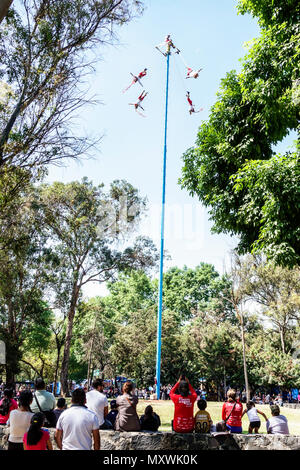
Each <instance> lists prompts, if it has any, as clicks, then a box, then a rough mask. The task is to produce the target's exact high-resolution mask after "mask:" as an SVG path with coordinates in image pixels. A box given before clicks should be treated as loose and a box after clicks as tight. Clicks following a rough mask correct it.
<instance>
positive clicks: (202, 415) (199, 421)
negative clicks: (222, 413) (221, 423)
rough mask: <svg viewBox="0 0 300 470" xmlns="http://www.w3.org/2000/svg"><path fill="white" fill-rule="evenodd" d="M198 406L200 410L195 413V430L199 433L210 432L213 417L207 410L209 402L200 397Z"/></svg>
mask: <svg viewBox="0 0 300 470" xmlns="http://www.w3.org/2000/svg"><path fill="white" fill-rule="evenodd" d="M197 406H198V408H199V411H197V413H196V415H195V432H197V433H203V434H205V433H209V432H210V431H211V427H212V424H213V422H212V419H211V417H210V414H209V413H208V411H206V407H207V402H206V400H203V399H202V398H200V400H197Z"/></svg>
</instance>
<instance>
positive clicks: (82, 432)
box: [55, 388, 100, 450]
mask: <svg viewBox="0 0 300 470" xmlns="http://www.w3.org/2000/svg"><path fill="white" fill-rule="evenodd" d="M85 404H86V395H85V391H84V390H83V389H82V388H77V389H76V390H74V391H73V393H72V405H71V407H70V408H68V409H67V410H65V411H64V412H63V413H62V414H61V415H60V417H59V418H58V421H57V424H56V431H55V441H56V443H57V445H58V447H59V449H60V450H92V445H93V440H94V450H100V433H99V420H98V418H97V416H96V414H95V413H93V411H91V410H88V409H87V407H86V406H85Z"/></svg>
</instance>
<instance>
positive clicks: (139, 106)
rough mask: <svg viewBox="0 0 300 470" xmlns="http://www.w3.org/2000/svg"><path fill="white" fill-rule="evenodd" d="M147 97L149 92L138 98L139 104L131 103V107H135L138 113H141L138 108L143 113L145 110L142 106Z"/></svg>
mask: <svg viewBox="0 0 300 470" xmlns="http://www.w3.org/2000/svg"><path fill="white" fill-rule="evenodd" d="M147 95H148V92H147V93H146V92H145V91H143V92H142V94H141V95H140V96H139V97H138V101H137V103H129V105H130V106H134V107H135V110H136V112H137V113H139V112H138V108H141V109H142V110H143V111H145V110H144V108H143V107H142V106H141V102H142V101H143V100H144V99H145V98H146V96H147ZM139 114H140V115H141V116H143V117H145V116H144V115H143V114H142V113H139Z"/></svg>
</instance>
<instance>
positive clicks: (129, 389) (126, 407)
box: [115, 380, 141, 431]
mask: <svg viewBox="0 0 300 470" xmlns="http://www.w3.org/2000/svg"><path fill="white" fill-rule="evenodd" d="M133 389H134V385H133V383H132V382H131V381H130V380H128V381H127V382H125V384H124V385H123V389H122V390H123V395H120V396H119V397H118V398H117V400H116V403H117V407H118V410H119V412H118V414H117V418H116V423H115V429H116V431H140V430H141V425H140V420H139V417H138V415H137V412H136V406H137V404H138V401H139V400H138V397H137V396H136V395H134V393H133Z"/></svg>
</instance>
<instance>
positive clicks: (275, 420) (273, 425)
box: [266, 405, 290, 434]
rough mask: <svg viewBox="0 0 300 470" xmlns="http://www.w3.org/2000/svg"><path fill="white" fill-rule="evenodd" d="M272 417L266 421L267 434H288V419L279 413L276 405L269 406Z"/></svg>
mask: <svg viewBox="0 0 300 470" xmlns="http://www.w3.org/2000/svg"><path fill="white" fill-rule="evenodd" d="M270 409H271V413H272V417H271V418H270V419H268V421H267V423H266V424H267V431H268V434H289V433H290V432H289V427H288V420H287V418H286V417H285V416H283V415H281V414H280V408H279V406H278V405H271V406H270Z"/></svg>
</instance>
